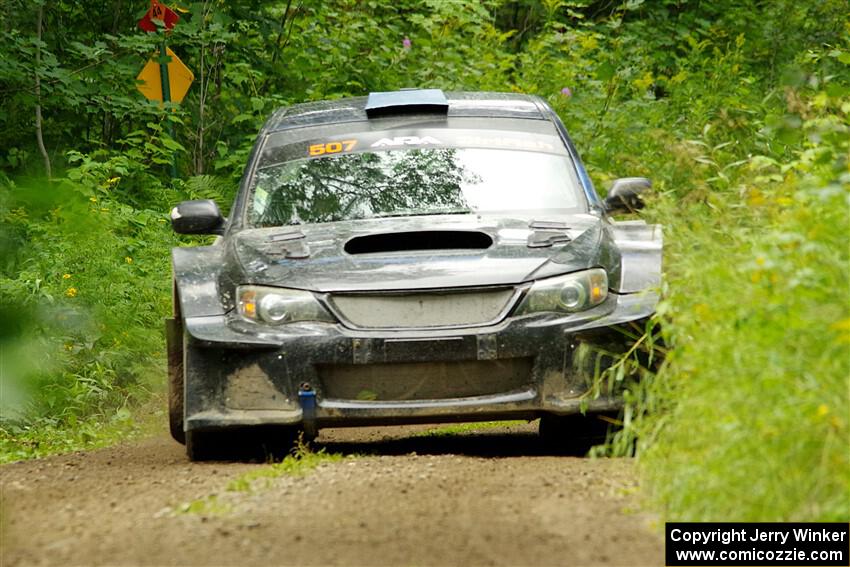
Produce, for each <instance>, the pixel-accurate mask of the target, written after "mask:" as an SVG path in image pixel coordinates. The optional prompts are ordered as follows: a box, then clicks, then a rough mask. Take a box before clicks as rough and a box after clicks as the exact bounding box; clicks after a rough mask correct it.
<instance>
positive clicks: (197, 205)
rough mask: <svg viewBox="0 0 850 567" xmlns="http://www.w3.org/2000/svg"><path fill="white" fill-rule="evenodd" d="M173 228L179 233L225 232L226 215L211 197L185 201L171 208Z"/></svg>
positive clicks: (219, 233)
mask: <svg viewBox="0 0 850 567" xmlns="http://www.w3.org/2000/svg"><path fill="white" fill-rule="evenodd" d="M171 228H173V229H174V232H176V233H178V234H218V235H221V234H224V217H222V216H221V211H219V210H218V205H216V204H215V201H212V200H210V199H202V200H199V201H183V202H182V203H180V204H179V205H177V206H176V207H174V208H173V209H171Z"/></svg>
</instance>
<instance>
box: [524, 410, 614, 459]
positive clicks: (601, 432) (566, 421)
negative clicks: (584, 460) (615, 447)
mask: <svg viewBox="0 0 850 567" xmlns="http://www.w3.org/2000/svg"><path fill="white" fill-rule="evenodd" d="M615 417H616V415H615V414H611V413H594V414H587V415H582V414H574V415H547V416H544V417H542V418H540V429H539V431H540V440H541V441H542V442H543V444H544V445H545V446H546V447H547V448H549V449H552V450H554V451H557V452H558V453H563V454H567V455H574V456H584V455H586V454H587V452H588V451H590V449H591V447H593V446H594V445H599V444H601V443H604V442H605V439H606V436H607V434H608V429H609V428H610V427H611V426H612V425H611V424H612V421H613V418H615Z"/></svg>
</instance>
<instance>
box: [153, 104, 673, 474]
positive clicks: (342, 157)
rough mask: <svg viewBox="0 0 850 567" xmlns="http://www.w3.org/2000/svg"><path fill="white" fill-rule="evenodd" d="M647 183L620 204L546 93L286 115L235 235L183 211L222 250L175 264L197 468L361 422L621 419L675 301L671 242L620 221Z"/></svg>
mask: <svg viewBox="0 0 850 567" xmlns="http://www.w3.org/2000/svg"><path fill="white" fill-rule="evenodd" d="M648 186H649V182H648V181H647V180H646V179H643V178H625V179H621V180H618V181H617V182H615V184H614V186H613V188H612V190H611V191H609V194H608V197H607V198H606V200H605V201H602V200H600V198H599V197H598V196H597V194H596V192H595V191H594V189H593V187H592V185H591V183H590V180H589V178H588V176H587V173H586V171H585V169H584V166H583V165H582V163H581V160H580V159H579V156H578V154H577V153H576V150H575V148H574V146H573V144H572V142H571V141H570V139H569V137H568V135H567V132H566V130H565V129H564V126H563V124H562V123H561V121H560V120H559V119H558V117H557V116H556V114H555V113H554V112H553V111H552V109H551V108H550V107H549V106H548V105H547V104H546V103H545V102H544V101H543V100H541V99H540V98H538V97H534V96H525V95H519V94H502V93H443V92H442V91H439V90H433V89H430V90H405V91H398V92H389V93H372V94H370V95H369V97H368V98H367V97H359V98H348V99H342V100H335V101H326V102H316V103H308V104H299V105H293V106H289V107H285V108H282V109H280V110H278V111H277V112H275V113H274V115H272V117H271V118H269V120H268V121H267V122H266V124H265V126H264V127H263V129H262V131H261V132H260V134H259V137H258V138H257V142H256V145H255V146H254V150H253V152H252V154H251V158H250V160H249V163H248V164H247V167H246V169H245V174H244V176H243V178H242V183H241V186H240V189H239V193H238V196H237V197H236V201H235V203H234V205H233V208H232V209H231V213H230V216H229V217H228V218H227V219H224V218H223V217H222V216H221V214H220V212H219V209H218V207H217V206H216V204H215V203H213V202H212V201H189V202H184V203H181V204H180V205H178V206H177V207H175V208H174V209H173V211H172V213H171V219H172V225H173V228H174V230H175V231H177V232H179V233H182V234H214V235H218V236H219V238H218V239H217V240H216V241H215V243H214V244H213V245H211V246H199V247H189V248H176V249H174V251H173V268H174V317H173V318H171V319H169V320H168V321H167V337H168V351H169V374H170V380H169V383H170V420H171V432H172V435H173V436H174V438H175V439H177V440H178V441H181V442H185V444H186V448H187V452H188V454H189V457H190V458H191V459H193V460H196V459H204V458H212V457H215V456H218V455H221V454H223V453H222V452H223V451H224V450H230V449H233V448H234V447H248V446H259V445H262V444H265V446H266V447H270V446H272V445H275V444H277V445H281V444H283V445H285V443H286V442H287V440H288V439H291V435H290V434H291V433H292V432H294V431H298V430H301V431H304V432H306V433H307V434H308V435H315V434H316V432H317V430H318V429H319V428H321V427H330V426H343V425H367V424H372V425H374V424H401V423H417V422H419V423H421V422H443V421H477V420H492V419H507V418H510V419H516V418H527V419H533V418H537V417H540V418H542V419H541V433H546V432H548V433H549V436H550V437H552V436H555V437H558V436H562V437H563V441H564V443H569V442H570V441H571V440H576V439H579V438H581V437H582V435H584V433H583V432H582V431H580V430H579V429H573V427H578V426H580V425H581V423H583V422H588V420H589V419H591V418H592V417H593V416H594V415H596V414H600V413H605V412H612V411H616V410H617V409H619V408H620V407H621V406H622V400H621V398H620V397H618V396H617V392H616V391H615V389H611V388H607V387H603V388H601V389H600V388H594V387H593V383H594V379H595V378H598V376H599V373H600V371H601V370H604V368H605V366H606V365H610V364H611V361H612V360H613V358H612V357H611V356H610V353H612V352H623V351H624V350H626V349H628V348H629V344H630V342H632V341H633V340H634V334H631V333H623V332H622V329H623V326H624V325H627V324H634V323H635V322H637V323H640V322H641V321H645V320H646V318H647V317H649V316H650V315H651V314H652V313H653V312H654V310H655V306H656V303H657V301H658V297H657V294H656V292H655V289H656V288H657V286H658V284H659V280H660V269H661V230H660V227H658V226H653V225H647V224H645V223H644V222H642V221H629V222H615V221H613V220H612V219H611V218H610V215H611V214H612V213H613V212H617V211H621V210H626V209H629V208H630V207H639V206H640V200H639V193H640V192H641V191H643V190H644V189H646V188H648ZM629 337H632V338H629ZM602 353H607V354H602ZM591 392H592V393H593V394H592V395H591ZM588 423H589V422H588Z"/></svg>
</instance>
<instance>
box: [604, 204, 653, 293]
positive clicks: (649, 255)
mask: <svg viewBox="0 0 850 567" xmlns="http://www.w3.org/2000/svg"><path fill="white" fill-rule="evenodd" d="M611 226H612V232H613V236H614V242H615V244H616V246H617V249H618V250H619V252H620V262H619V266H617V267H616V268H615V270H617V272H618V273H616V274H614V277H612V278H611V279H612V280H614V281H618V282H619V285H618V287H617V288H616V289H614V291H615V292H617V293H639V292H644V291H656V292H657V291H659V290H660V289H661V260H662V245H663V232H662V230H661V225H659V224H647V223H646V222H645V221H642V220H637V221H620V222H612V223H611Z"/></svg>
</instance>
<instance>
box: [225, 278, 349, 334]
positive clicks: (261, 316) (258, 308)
mask: <svg viewBox="0 0 850 567" xmlns="http://www.w3.org/2000/svg"><path fill="white" fill-rule="evenodd" d="M236 297H237V298H238V301H237V307H236V308H237V310H238V311H239V314H240V315H242V316H243V317H245V318H246V319H248V320H251V321H256V322H260V323H268V324H269V325H282V324H284V323H297V322H299V321H326V322H330V323H335V322H336V320H335V319H334V318H333V316H331V314H330V313H328V311H327V310H326V309H325V308H324V307H323V306H322V304H321V303H319V301H318V300H317V299H316V298H315V297H314V296H313V294H312V293H310V292H309V291H301V290H297V289H282V288H276V287H262V286H258V285H241V286H239V287H238V288H236Z"/></svg>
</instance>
